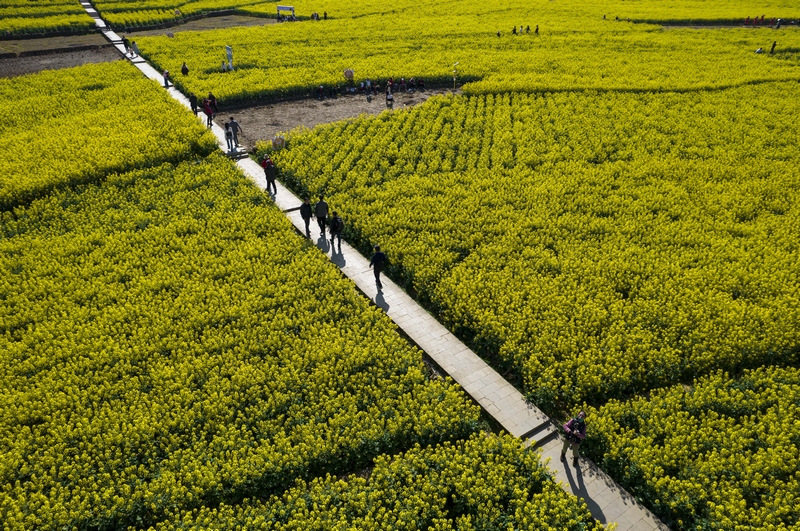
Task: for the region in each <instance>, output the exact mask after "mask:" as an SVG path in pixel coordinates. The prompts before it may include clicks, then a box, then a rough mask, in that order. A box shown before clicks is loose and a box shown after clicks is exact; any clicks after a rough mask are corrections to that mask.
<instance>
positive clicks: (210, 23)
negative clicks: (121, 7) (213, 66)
mask: <svg viewBox="0 0 800 531" xmlns="http://www.w3.org/2000/svg"><path fill="white" fill-rule="evenodd" d="M276 22H277V20H276V19H274V18H262V17H248V16H244V15H223V16H219V17H218V16H213V15H210V16H207V17H205V18H199V19H197V20H190V21H189V22H185V23H183V24H176V25H175V26H170V27H168V28H159V29H148V30H142V31H136V29H135V28H131V29H129V30H127V31H122V30H118V31H116V32H117V34H118V35H132V36H137V37H138V36H140V35H141V36H150V35H166V34H168V33H178V32H181V31H206V30H213V29H222V28H234V27H245V26H265V25H267V24H275V23H276Z"/></svg>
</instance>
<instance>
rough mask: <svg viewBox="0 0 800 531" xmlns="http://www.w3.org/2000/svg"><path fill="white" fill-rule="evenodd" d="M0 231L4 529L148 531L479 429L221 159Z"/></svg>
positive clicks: (71, 202)
mask: <svg viewBox="0 0 800 531" xmlns="http://www.w3.org/2000/svg"><path fill="white" fill-rule="evenodd" d="M2 216H3V217H2V225H0V231H2V238H0V271H2V275H0V278H2V281H0V300H2V304H0V315H1V317H0V323H2V325H0V358H1V359H0V367H1V368H0V401H1V402H2V403H3V404H6V406H5V407H4V408H3V414H2V416H1V417H0V463H2V464H0V484H2V485H3V486H4V487H3V490H2V493H0V521H2V522H3V524H4V526H5V529H9V530H27V529H32V528H36V529H42V530H47V529H52V530H55V529H63V528H65V527H67V528H71V529H72V528H76V529H99V530H103V529H117V528H120V527H125V526H129V525H130V526H133V525H148V524H151V523H155V522H157V521H159V520H161V519H162V518H164V517H165V515H166V514H167V513H168V512H171V511H176V510H189V509H191V508H193V507H198V506H205V505H211V506H213V505H214V504H216V503H218V502H220V501H227V502H228V503H235V502H238V501H239V500H241V499H242V498H245V497H252V496H254V495H261V494H263V493H270V492H276V491H281V490H283V489H284V488H286V487H288V486H289V485H291V484H292V483H293V482H294V481H295V479H297V478H310V477H313V476H316V475H319V474H324V473H326V472H329V473H341V472H346V471H351V470H356V469H359V468H362V467H364V466H366V465H368V464H369V463H370V462H371V460H372V459H373V458H374V457H376V456H378V455H380V454H382V453H385V452H388V453H394V452H397V451H402V450H405V449H406V448H409V447H411V445H413V444H414V443H420V444H423V445H427V444H432V443H439V442H441V441H445V440H449V439H458V438H461V437H464V436H467V435H468V434H470V433H472V432H473V431H475V429H476V427H477V422H478V412H477V409H476V408H475V407H473V406H471V405H469V404H468V403H467V402H466V400H465V396H464V395H463V394H461V393H460V392H459V391H457V390H456V389H455V388H454V387H453V385H452V384H450V383H448V382H446V381H441V380H438V381H430V380H428V378H427V377H426V373H425V370H424V367H423V365H422V361H421V358H420V354H419V351H417V350H415V349H413V348H411V347H409V346H408V344H407V343H406V342H405V340H403V339H402V338H401V337H400V336H399V335H397V334H396V333H395V331H394V328H393V325H392V324H391V323H390V321H388V319H386V318H385V317H384V316H383V315H381V313H380V311H379V310H377V309H375V308H370V307H369V306H368V304H367V302H366V301H365V300H364V299H362V298H361V297H360V296H359V295H358V294H357V293H356V291H355V290H354V289H353V287H352V284H350V283H349V282H348V281H346V280H344V279H342V278H341V277H340V276H339V273H338V271H337V270H336V269H335V268H333V267H332V266H331V265H330V264H328V263H327V262H326V260H325V258H324V256H322V255H321V254H319V253H318V252H317V251H316V249H315V248H313V247H312V246H309V245H308V244H307V243H305V242H304V240H302V239H301V238H299V237H297V236H295V235H294V234H293V233H292V231H291V227H290V225H289V223H288V221H287V220H286V219H285V218H284V217H283V215H282V214H281V213H280V211H279V210H277V209H275V208H274V207H272V206H268V205H267V204H266V201H265V199H264V196H263V194H262V193H261V192H260V191H258V190H257V189H256V188H255V187H253V186H252V185H250V184H249V183H247V182H246V181H245V179H244V177H242V176H241V175H240V174H239V173H238V172H237V171H236V170H235V168H234V167H233V165H232V164H231V163H230V162H228V161H226V160H224V159H223V158H222V157H221V156H216V155H213V156H211V157H209V158H208V159H206V160H197V161H189V162H185V163H182V164H180V165H178V166H173V165H169V164H165V165H163V166H160V167H158V168H153V169H149V170H139V171H135V172H130V173H124V174H118V175H112V176H109V177H108V178H107V179H106V180H105V182H103V183H102V185H84V186H80V187H77V188H76V189H75V190H66V191H59V192H53V193H51V194H50V195H49V196H48V197H46V198H44V199H41V200H36V201H34V202H32V203H31V204H30V205H28V206H26V207H17V208H16V209H15V210H14V213H13V214H12V213H11V212H6V213H4V214H3V215H2Z"/></svg>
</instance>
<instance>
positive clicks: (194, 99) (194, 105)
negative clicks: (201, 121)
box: [189, 92, 197, 116]
mask: <svg viewBox="0 0 800 531" xmlns="http://www.w3.org/2000/svg"><path fill="white" fill-rule="evenodd" d="M189 106H190V107H191V108H192V112H193V113H194V115H195V116H197V96H195V95H194V92H190V93H189Z"/></svg>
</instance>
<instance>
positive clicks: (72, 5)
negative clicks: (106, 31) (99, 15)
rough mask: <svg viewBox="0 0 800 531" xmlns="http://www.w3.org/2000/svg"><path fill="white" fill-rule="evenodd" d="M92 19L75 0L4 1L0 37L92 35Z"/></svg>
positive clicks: (0, 11) (2, 3)
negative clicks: (66, 34) (61, 34)
mask: <svg viewBox="0 0 800 531" xmlns="http://www.w3.org/2000/svg"><path fill="white" fill-rule="evenodd" d="M94 27H95V24H94V20H93V19H92V17H90V16H89V15H87V14H86V11H85V10H84V9H83V8H82V7H81V5H80V4H79V3H78V2H76V1H75V0H37V1H36V2H35V3H33V4H32V3H31V2H29V1H27V0H2V1H0V37H2V38H6V39H8V38H14V37H17V36H20V35H25V34H29V33H52V32H64V31H66V32H70V33H89V32H90V31H91V30H93V29H94Z"/></svg>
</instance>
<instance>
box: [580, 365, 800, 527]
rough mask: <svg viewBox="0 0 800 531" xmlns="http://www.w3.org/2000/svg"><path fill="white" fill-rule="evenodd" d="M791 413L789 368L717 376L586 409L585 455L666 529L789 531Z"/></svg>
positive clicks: (798, 510)
mask: <svg viewBox="0 0 800 531" xmlns="http://www.w3.org/2000/svg"><path fill="white" fill-rule="evenodd" d="M799 404H800V370H798V369H797V368H777V367H769V366H767V367H763V368H760V369H757V370H753V371H745V373H744V374H743V375H742V376H741V377H738V378H731V377H730V376H728V375H727V374H725V373H723V372H719V371H718V372H715V373H713V374H711V375H709V376H706V377H703V378H700V379H698V380H696V381H695V382H694V383H693V385H691V386H680V385H679V386H674V387H670V388H666V389H659V390H657V391H654V392H653V393H652V394H651V395H650V396H649V398H637V399H633V400H628V401H619V400H611V401H609V402H608V403H607V404H605V405H604V406H602V407H601V408H599V410H590V411H589V418H591V419H592V423H591V427H592V430H591V432H590V438H589V441H588V442H587V448H588V449H589V453H590V455H591V456H592V457H593V458H595V459H596V460H597V463H598V464H599V465H600V466H602V467H603V468H604V469H605V470H607V471H609V472H611V473H612V474H614V475H615V476H616V477H617V478H618V479H619V480H620V481H621V482H622V484H623V485H624V486H625V487H626V488H627V489H628V490H629V491H630V492H631V493H633V494H635V495H636V496H637V497H640V498H642V499H644V500H645V501H646V502H647V503H648V505H650V507H652V508H653V509H654V510H655V511H656V513H657V514H659V516H661V517H662V518H663V519H664V520H665V521H666V522H667V523H669V524H671V525H670V527H671V528H673V529H676V530H688V529H718V530H720V531H721V530H729V529H786V530H789V529H797V526H798V525H800V457H798V456H800V441H798V433H800V420H798V419H799V418H800V405H799Z"/></svg>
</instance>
